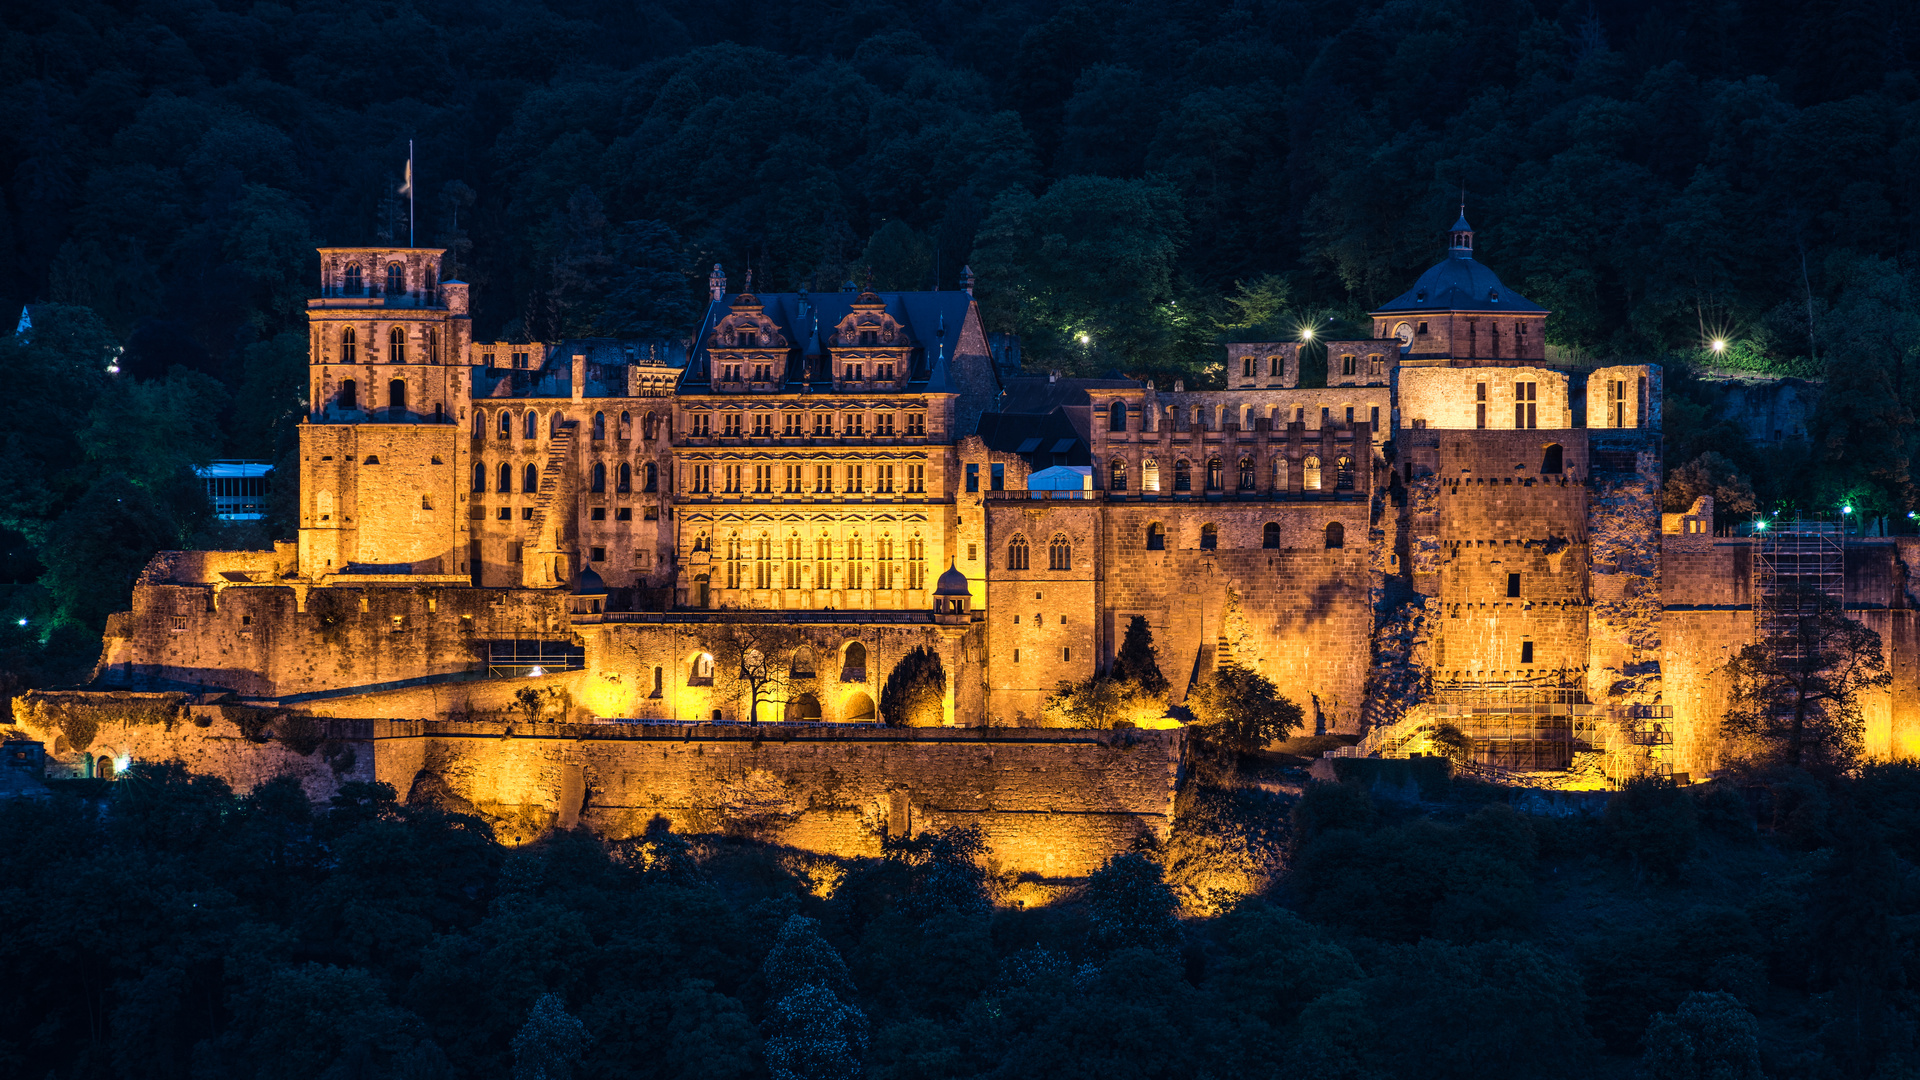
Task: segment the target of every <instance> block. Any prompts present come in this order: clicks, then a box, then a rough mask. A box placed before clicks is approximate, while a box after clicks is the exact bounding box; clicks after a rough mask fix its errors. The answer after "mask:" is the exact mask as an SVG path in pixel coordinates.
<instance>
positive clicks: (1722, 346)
mask: <svg viewBox="0 0 1920 1080" xmlns="http://www.w3.org/2000/svg"><path fill="white" fill-rule="evenodd" d="M1713 351H1714V352H1717V353H1723V352H1726V351H1727V339H1726V338H1714V339H1713Z"/></svg>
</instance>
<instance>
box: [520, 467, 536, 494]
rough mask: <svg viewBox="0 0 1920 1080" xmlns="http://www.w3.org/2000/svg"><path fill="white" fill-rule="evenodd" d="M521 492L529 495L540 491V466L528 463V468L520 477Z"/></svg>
mask: <svg viewBox="0 0 1920 1080" xmlns="http://www.w3.org/2000/svg"><path fill="white" fill-rule="evenodd" d="M520 490H521V491H524V492H527V493H528V494H532V493H533V492H536V491H539V490H540V466H538V465H535V464H534V463H533V462H531V461H529V462H527V467H526V469H525V470H524V471H523V473H522V475H521V477H520Z"/></svg>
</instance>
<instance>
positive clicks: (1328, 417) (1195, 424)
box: [1107, 372, 1380, 431]
mask: <svg viewBox="0 0 1920 1080" xmlns="http://www.w3.org/2000/svg"><path fill="white" fill-rule="evenodd" d="M1348 374H1352V373H1351V372H1349V373H1348ZM1129 408H1130V407H1129V406H1128V405H1127V403H1126V402H1124V401H1116V402H1114V403H1113V404H1111V405H1109V406H1107V430H1108V431H1127V430H1130V429H1129V427H1128V422H1127V414H1128V412H1129ZM1262 409H1263V406H1259V405H1225V404H1221V405H1169V406H1167V412H1166V416H1167V421H1168V423H1169V425H1170V426H1172V427H1173V428H1174V430H1176V431H1190V430H1193V429H1196V428H1197V429H1200V430H1203V431H1221V430H1224V429H1225V427H1226V426H1227V424H1229V423H1237V424H1238V425H1239V428H1240V430H1241V431H1252V430H1253V429H1254V428H1255V427H1256V425H1257V422H1258V421H1260V420H1265V421H1267V426H1268V427H1269V428H1275V427H1279V426H1282V425H1284V424H1286V423H1288V422H1292V423H1296V424H1304V423H1306V422H1307V409H1308V406H1305V405H1295V406H1294V407H1293V411H1292V414H1291V416H1289V415H1288V412H1287V409H1286V407H1285V406H1281V405H1268V406H1264V410H1265V415H1264V416H1263V415H1260V414H1261V411H1262ZM1319 409H1320V412H1319V421H1320V426H1322V427H1330V426H1332V425H1334V424H1337V423H1339V422H1341V421H1342V420H1344V421H1345V422H1346V423H1348V424H1354V423H1358V422H1359V421H1361V420H1365V421H1366V422H1367V423H1369V424H1371V425H1373V426H1374V428H1376V429H1377V428H1379V426H1380V406H1378V405H1350V404H1346V403H1344V402H1343V403H1341V404H1339V405H1321V406H1319ZM1131 411H1132V413H1133V415H1134V418H1135V420H1136V421H1138V420H1142V419H1144V418H1145V414H1144V413H1143V412H1142V410H1141V409H1140V407H1139V406H1137V405H1136V406H1132V407H1131ZM1131 430H1141V431H1150V430H1157V429H1155V428H1152V427H1135V428H1133V429H1131Z"/></svg>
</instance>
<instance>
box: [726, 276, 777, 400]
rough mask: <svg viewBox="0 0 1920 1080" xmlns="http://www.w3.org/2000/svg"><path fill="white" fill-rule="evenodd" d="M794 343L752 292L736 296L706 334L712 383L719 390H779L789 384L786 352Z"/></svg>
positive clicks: (736, 391) (750, 391) (744, 391)
mask: <svg viewBox="0 0 1920 1080" xmlns="http://www.w3.org/2000/svg"><path fill="white" fill-rule="evenodd" d="M792 348H793V343H792V342H790V341H788V340H787V336H786V335H785V334H783V333H781V332H780V326H779V324H777V323H775V322H774V321H773V320H772V319H771V318H769V317H768V315H767V312H766V308H765V306H763V305H762V304H761V303H760V298H759V297H757V296H755V295H753V294H752V293H741V294H740V295H739V296H737V297H735V298H734V300H733V304H732V307H731V310H730V311H729V313H728V314H726V315H724V316H722V317H721V318H720V319H719V320H717V321H716V322H715V323H714V326H713V330H712V331H711V332H709V333H708V334H707V357H708V363H709V364H710V365H711V366H712V373H711V382H712V386H713V389H714V390H715V391H716V392H719V393H729V392H731V393H752V392H754V391H774V390H780V389H782V388H783V387H784V386H785V385H786V379H787V353H788V351H789V350H791V349H792Z"/></svg>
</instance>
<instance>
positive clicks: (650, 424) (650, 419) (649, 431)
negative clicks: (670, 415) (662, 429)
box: [640, 413, 660, 442]
mask: <svg viewBox="0 0 1920 1080" xmlns="http://www.w3.org/2000/svg"><path fill="white" fill-rule="evenodd" d="M659 424H660V418H659V417H657V416H655V415H653V414H652V413H648V414H647V415H646V416H644V417H642V418H641V419H640V437H641V438H643V439H645V440H647V441H648V442H652V441H653V433H654V430H655V428H657V427H658V426H659Z"/></svg>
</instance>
